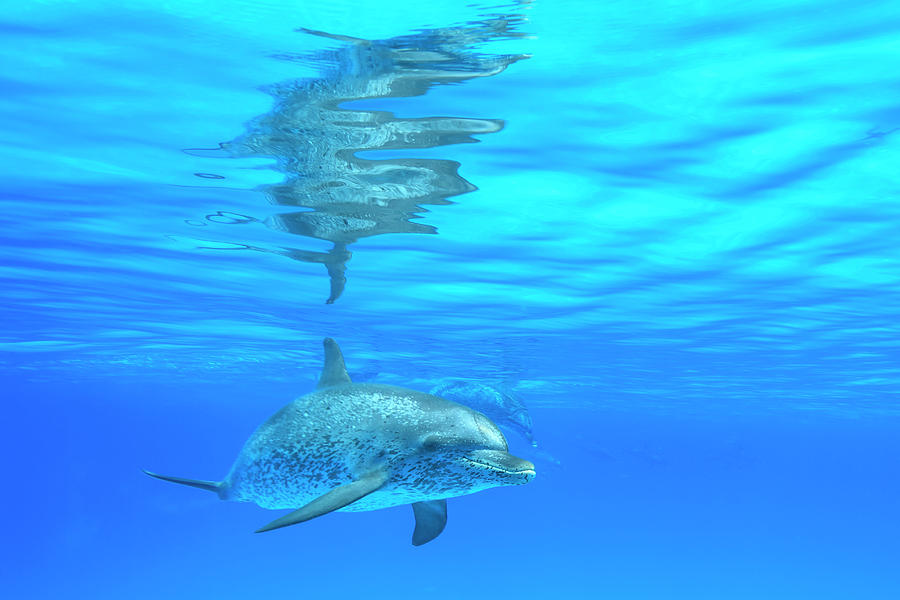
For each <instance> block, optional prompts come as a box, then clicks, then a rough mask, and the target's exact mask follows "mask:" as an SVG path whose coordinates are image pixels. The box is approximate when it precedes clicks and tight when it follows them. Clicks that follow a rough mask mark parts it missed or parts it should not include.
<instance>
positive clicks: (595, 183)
mask: <svg viewBox="0 0 900 600" xmlns="http://www.w3.org/2000/svg"><path fill="white" fill-rule="evenodd" d="M51 4H53V5H54V6H55V7H56V11H55V12H54V11H48V10H44V9H42V8H41V7H40V6H38V5H35V6H34V7H31V8H29V9H28V10H26V11H25V12H23V13H22V14H20V15H16V16H13V15H8V16H6V17H5V18H6V19H7V22H8V23H9V25H8V27H7V35H8V36H9V38H8V39H10V40H13V39H14V40H15V43H16V45H17V47H18V48H19V49H20V50H21V51H22V53H20V55H18V58H17V60H16V61H13V62H9V61H7V63H6V65H7V66H6V67H5V68H4V79H3V87H4V89H5V90H7V94H5V96H4V98H3V99H2V100H0V102H2V103H3V105H4V106H5V107H6V108H7V110H6V111H4V114H5V115H6V116H5V117H4V118H3V123H4V130H5V131H7V132H8V135H6V136H5V137H4V140H3V142H2V143H0V155H2V157H3V158H4V164H5V166H6V171H7V174H6V180H7V193H6V194H5V195H4V199H3V202H4V213H3V214H4V217H3V220H4V232H5V233H4V242H3V244H2V247H0V254H2V265H0V275H2V277H3V287H4V295H5V302H4V312H5V315H6V316H5V318H4V321H5V323H7V325H6V327H5V331H4V335H3V339H2V344H3V345H2V348H3V359H2V360H3V361H4V364H6V365H8V366H10V367H18V368H29V369H30V370H32V371H34V370H35V369H36V370H37V371H38V372H46V373H48V375H47V376H48V377H52V375H49V373H50V372H53V371H54V370H64V371H66V372H68V373H69V375H67V376H72V377H84V376H89V375H90V374H94V375H96V376H101V375H100V374H101V373H102V372H103V370H104V369H112V370H113V371H114V372H121V370H122V369H125V368H128V369H133V374H135V375H138V374H141V376H147V377H152V376H153V374H154V372H155V369H156V368H163V367H159V366H160V365H168V367H165V369H168V370H174V371H175V372H176V373H181V374H183V376H185V377H195V376H201V377H203V376H205V375H203V373H209V376H213V377H214V376H215V375H214V369H215V368H218V367H219V366H220V365H223V364H227V365H230V366H231V367H230V368H232V369H233V370H234V373H235V374H237V373H239V372H242V371H243V370H245V369H247V368H251V367H249V365H253V366H252V369H253V370H254V373H255V374H256V375H257V376H263V374H264V373H266V372H267V371H266V369H271V372H269V375H267V376H270V377H273V378H275V379H279V378H280V377H282V376H287V375H286V373H288V372H289V369H290V365H296V367H302V368H304V369H310V370H312V369H314V368H315V359H314V354H313V353H311V352H309V351H308V350H307V348H308V347H309V343H310V342H313V341H314V340H316V339H318V338H319V337H321V336H322V335H340V336H342V337H344V338H347V337H349V338H350V339H345V340H344V342H345V343H346V344H349V345H350V346H351V347H354V346H355V348H354V349H355V350H357V351H359V352H363V353H374V354H378V355H380V356H382V357H391V356H396V357H402V356H407V355H410V354H417V355H422V356H428V360H429V361H430V362H433V363H434V364H439V365H441V366H442V367H444V368H438V369H435V376H436V377H438V376H439V375H438V373H437V372H438V371H441V372H443V375H444V376H446V375H447V374H448V373H446V372H445V371H446V368H447V367H449V368H450V369H451V371H452V373H451V374H456V375H460V376H486V375H490V374H491V373H493V372H494V371H496V369H502V370H503V371H504V373H505V374H506V375H508V376H509V377H511V378H513V379H518V380H520V381H523V382H524V381H532V380H533V381H541V382H544V383H543V384H542V385H543V387H542V388H541V389H542V391H541V394H543V395H544V396H545V397H546V398H560V396H559V395H560V394H562V390H563V389H564V388H565V385H566V384H565V383H560V384H559V386H555V385H554V384H553V383H552V382H554V381H564V382H566V381H570V380H571V379H572V376H573V371H572V369H573V368H574V369H577V370H576V371H574V373H576V375H575V377H574V378H575V382H574V383H576V384H577V385H584V386H587V388H588V389H592V390H594V391H593V392H592V393H593V394H595V396H596V400H595V401H596V402H607V401H609V402H612V401H613V400H612V399H614V398H619V397H621V396H622V395H623V394H624V397H625V398H627V400H623V402H631V403H636V404H646V405H661V406H671V407H675V406H679V405H682V404H687V405H693V404H694V403H696V402H706V403H707V404H708V406H710V407H713V406H718V405H720V404H722V405H728V406H731V407H732V408H733V409H736V410H744V409H751V410H758V409H760V408H762V407H768V408H776V409H777V408H780V407H784V406H793V405H797V406H800V405H803V404H804V403H806V402H815V403H817V404H819V405H821V406H822V407H824V408H828V407H829V406H830V407H831V408H833V409H834V410H835V411H839V412H842V411H847V410H848V408H847V407H848V406H851V407H854V408H853V409H854V410H860V411H870V410H877V411H879V412H892V411H894V410H895V407H894V406H893V404H891V403H887V402H879V401H878V399H879V398H881V397H882V395H883V394H884V393H885V391H886V389H888V388H893V387H895V386H896V385H897V384H898V383H900V379H898V377H900V373H898V370H897V367H896V366H895V364H896V356H897V350H898V348H897V344H898V342H897V339H898V335H897V333H898V331H897V325H896V324H897V322H898V318H900V314H898V309H897V307H898V306H900V302H898V289H900V281H898V278H900V275H898V273H900V253H898V250H897V245H896V244H895V243H894V241H893V240H895V239H900V218H898V216H900V211H898V209H897V203H896V202H895V200H896V198H895V196H896V190H895V185H894V183H893V178H892V176H891V172H892V165H893V163H894V162H896V158H895V156H894V155H895V154H896V152H897V139H900V138H897V137H896V135H895V132H896V131H897V130H898V127H900V123H898V117H897V114H898V113H897V105H896V100H895V98H894V94H893V88H892V84H891V82H892V81H893V77H894V73H893V69H892V67H891V66H890V61H886V60H882V59H883V57H885V56H886V54H885V53H889V52H890V51H891V49H896V42H895V41H893V40H894V39H895V35H894V34H895V33H896V31H897V25H898V24H897V17H896V16H895V15H894V14H893V12H892V11H891V10H890V9H889V8H888V4H886V3H871V4H867V5H866V6H864V7H856V6H854V7H853V9H852V10H851V9H849V8H847V7H849V6H850V5H849V4H846V3H843V2H831V3H829V4H828V5H827V6H824V8H823V7H822V6H821V5H819V4H814V3H797V4H794V5H791V6H785V5H783V4H781V3H778V2H769V3H757V4H754V5H753V6H746V7H743V6H742V7H728V8H724V7H713V6H709V5H707V4H706V3H683V4H679V3H663V4H660V5H659V6H656V7H655V8H654V9H653V10H647V11H640V12H641V14H643V13H644V12H646V13H647V17H646V18H642V19H640V21H639V22H640V26H639V27H637V26H635V23H637V22H638V12H639V11H636V9H634V8H633V7H631V6H630V5H625V4H623V3H612V4H605V5H602V6H601V5H597V6H591V7H589V8H586V7H584V6H579V7H578V10H577V11H576V10H569V9H568V8H567V6H566V4H565V3H563V4H561V5H559V6H557V5H555V4H553V3H547V4H531V3H522V4H512V5H509V6H506V7H499V8H477V7H469V8H466V9H451V8H449V7H436V6H427V7H426V6H424V5H423V6H416V7H414V8H413V9H409V7H403V8H399V5H398V6H393V5H391V6H381V5H375V4H369V3H364V4H363V5H360V6H355V5H354V6H352V7H351V6H350V5H349V4H343V3H327V4H323V5H321V6H315V7H314V6H312V5H304V7H303V8H302V9H299V10H297V11H296V12H292V13H290V14H288V13H286V12H285V9H284V7H283V6H281V5H280V4H278V3H247V2H233V3H229V4H228V5H227V7H228V8H223V9H222V10H217V11H212V12H210V11H207V10H206V9H207V6H206V5H205V4H204V3H202V2H187V3H180V4H179V5H178V6H177V7H176V6H172V7H169V8H167V9H166V10H165V11H163V10H159V9H157V8H156V7H154V6H150V5H145V6H144V7H143V8H141V9H138V8H132V9H127V10H126V9H118V8H115V7H113V6H112V5H109V4H104V3H101V2H97V3H95V4H94V5H93V8H90V9H84V10H82V9H76V8H74V7H73V6H69V5H63V4H58V3H57V4H54V3H51ZM357 11H358V12H357ZM826 13H828V14H830V13H841V14H842V15H844V17H843V18H842V19H841V20H840V22H837V21H834V20H832V19H830V18H829V17H828V15H827V14H826ZM100 14H102V15H103V16H102V19H101V20H102V22H103V23H107V24H108V25H109V26H108V27H104V28H103V29H102V30H101V31H99V32H97V33H90V34H89V33H87V30H85V29H79V28H78V27H74V26H73V27H70V28H69V29H67V34H66V35H65V37H63V38H56V37H54V36H55V35H56V33H55V32H58V31H59V30H60V27H61V25H60V24H61V23H78V22H85V20H89V19H90V18H93V17H92V15H100ZM137 15H140V20H139V22H140V23H141V25H140V27H139V28H137V26H136V25H134V23H136V22H137V21H135V20H134V18H136V16H137ZM201 15H202V17H201ZM351 15H352V16H351ZM98 18H99V17H98ZM587 20H589V21H590V22H591V23H592V24H593V25H594V27H593V28H590V30H588V29H585V28H584V27H581V26H580V25H581V24H582V23H584V22H586V21H587ZM245 21H251V22H253V23H255V29H252V30H251V29H248V28H247V27H245V26H244V25H243V24H244V22H245ZM259 32H266V34H265V35H260V34H259ZM326 32H327V33H326ZM892 36H894V37H892ZM163 56H164V57H165V60H160V57H163ZM526 56H528V57H530V59H529V60H524V61H523V60H521V59H522V58H525V57H526ZM100 57H102V59H101V58H100ZM513 63H516V64H513ZM13 115H15V116H13ZM473 141H479V142H481V143H478V144H471V143H467V142H473ZM218 144H220V147H219V148H216V146H217V145H218ZM204 148H205V149H208V150H202V149H204ZM400 233H431V234H434V233H437V234H438V235H429V236H407V235H398V234H400ZM247 250H254V251H255V252H247ZM351 256H352V257H353V258H352V260H351ZM285 258H287V259H292V260H285ZM309 263H312V264H309ZM326 276H327V277H328V279H329V280H330V284H327V283H326V280H325V277H326ZM329 287H330V291H329ZM338 298H339V299H338ZM325 299H327V300H328V302H335V301H336V303H335V304H334V306H333V307H326V306H320V304H321V303H322V301H323V300H325ZM344 332H347V333H346V334H345V333H344ZM489 338H490V339H493V340H494V341H493V342H492V346H491V347H493V348H495V349H496V351H497V352H498V354H492V355H491V354H489V355H488V356H485V357H484V360H477V361H473V360H471V359H470V358H469V356H470V353H469V351H470V350H471V349H472V348H479V347H481V346H482V345H483V344H484V340H486V339H489ZM566 354H568V355H570V359H569V360H568V361H560V360H558V359H557V358H556V357H557V356H558V355H566ZM261 355H265V356H271V357H272V361H268V362H265V363H264V364H263V365H258V362H259V361H257V359H256V358H255V357H258V356H261ZM660 356H667V357H668V358H667V359H666V360H663V361H660V360H658V358H659V357H660ZM129 357H130V358H129ZM597 357H606V358H604V359H602V360H599V361H598V358H597ZM295 360H299V361H300V363H299V364H298V363H296V362H295ZM385 360H387V358H385ZM645 363H646V365H649V366H647V368H649V369H651V370H652V371H653V373H654V380H655V384H654V387H653V389H652V390H650V389H648V388H647V387H646V386H645V385H644V384H643V383H641V382H642V381H644V379H645V377H646V372H645V371H644V370H643V369H644V367H642V366H641V365H645ZM147 365H153V366H152V367H148V366H147ZM209 365H214V366H215V367H209ZM392 368H393V370H395V371H396V370H400V369H402V367H401V366H399V365H394V366H393V367H392ZM169 375H172V373H170V374H169ZM715 382H717V383H715ZM431 383H433V382H432V381H427V380H426V381H423V382H422V385H423V386H426V387H427V386H429V385H431ZM522 385H525V384H524V383H523V384H522ZM714 388H715V392H714V393H713V392H711V390H712V389H714ZM763 390H765V392H764V391H763ZM651 396H652V397H651ZM604 399H605V400H604ZM838 401H840V402H838ZM711 410H712V408H711Z"/></svg>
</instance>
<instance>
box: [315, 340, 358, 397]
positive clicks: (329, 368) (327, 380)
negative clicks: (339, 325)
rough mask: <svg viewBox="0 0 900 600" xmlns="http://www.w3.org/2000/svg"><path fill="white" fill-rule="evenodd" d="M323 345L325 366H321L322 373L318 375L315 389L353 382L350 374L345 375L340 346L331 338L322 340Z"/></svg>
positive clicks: (345, 369)
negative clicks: (317, 383)
mask: <svg viewBox="0 0 900 600" xmlns="http://www.w3.org/2000/svg"><path fill="white" fill-rule="evenodd" d="M322 344H323V345H324V346H325V366H324V367H323V368H322V375H320V376H319V385H317V386H316V389H317V390H321V389H322V388H327V387H332V386H335V385H343V384H345V383H353V382H352V381H350V376H349V375H347V367H346V366H345V365H344V355H343V354H341V348H340V347H339V346H338V344H337V342H336V341H334V340H333V339H331V338H325V339H324V340H322Z"/></svg>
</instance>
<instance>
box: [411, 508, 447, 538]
mask: <svg viewBox="0 0 900 600" xmlns="http://www.w3.org/2000/svg"><path fill="white" fill-rule="evenodd" d="M412 509H413V514H414V515H416V530H415V531H413V537H412V543H413V546H421V545H422V544H427V543H428V542H430V541H431V540H433V539H434V538H436V537H437V536H439V535H441V532H442V531H443V530H444V527H445V526H446V525H447V501H446V500H429V501H428V502H415V503H413V505H412Z"/></svg>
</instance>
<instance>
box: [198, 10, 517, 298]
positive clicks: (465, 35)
mask: <svg viewBox="0 0 900 600" xmlns="http://www.w3.org/2000/svg"><path fill="white" fill-rule="evenodd" d="M521 20H522V18H521V17H518V16H515V17H510V16H507V17H503V18H496V19H491V20H485V21H481V22H474V23H470V24H467V25H464V26H460V27H453V28H442V29H432V30H425V31H422V32H419V33H416V34H413V35H405V36H399V37H394V38H390V39H384V40H363V39H358V38H351V37H347V36H339V35H332V34H328V33H324V32H321V31H311V30H305V29H304V30H301V31H303V32H304V33H307V34H311V35H315V36H321V37H326V38H329V39H332V40H337V41H340V42H341V43H342V46H341V47H340V48H338V49H332V50H325V51H321V52H317V53H315V55H314V56H312V57H311V58H312V59H314V62H315V64H316V65H318V66H320V67H321V68H323V73H322V75H321V77H319V78H316V79H311V80H294V81H288V82H285V83H280V84H276V85H272V86H270V87H269V88H267V90H266V91H267V92H268V93H269V94H270V95H271V96H272V97H273V98H274V99H275V104H274V107H273V108H272V110H271V111H270V112H268V113H266V114H264V115H261V116H259V117H257V118H255V119H254V120H252V121H251V122H250V123H249V124H248V125H247V129H246V132H245V133H244V134H243V135H241V136H240V137H238V138H236V139H234V140H232V141H230V142H225V143H222V144H220V150H217V151H214V152H215V153H216V155H217V156H221V155H222V153H223V152H224V153H225V154H226V155H227V156H230V157H254V156H255V157H261V156H262V157H268V158H272V159H274V160H275V168H276V169H277V170H278V171H280V172H281V173H283V174H284V176H285V178H284V180H283V181H281V182H279V183H277V184H273V185H264V186H261V187H259V188H257V189H259V190H260V191H263V192H264V193H265V194H266V196H267V197H268V198H269V200H270V202H272V203H273V204H276V205H279V206H289V207H296V208H299V209H303V210H297V211H291V212H283V213H280V214H276V215H272V216H269V217H267V218H265V219H256V218H253V217H248V216H244V215H241V217H242V218H235V219H231V220H224V221H223V220H221V219H219V220H217V219H212V218H209V220H210V221H212V222H215V223H219V224H221V223H223V222H227V223H229V224H246V223H261V224H263V225H265V226H266V227H268V228H270V229H273V230H276V231H281V232H285V233H290V234H294V235H301V236H306V237H311V238H316V239H320V240H325V241H327V242H331V244H332V245H333V246H332V248H331V250H330V251H328V252H316V251H310V250H301V249H296V248H283V247H282V248H278V249H269V248H264V247H262V246H259V245H249V244H245V245H243V247H244V248H246V249H251V250H259V251H264V252H273V253H276V254H279V255H282V256H286V257H288V258H291V259H294V260H299V261H304V262H312V263H321V264H323V265H325V267H326V269H327V271H328V275H329V278H330V280H331V293H330V295H329V297H328V300H327V303H329V304H331V303H333V302H334V301H335V300H336V299H337V298H338V297H339V296H340V295H341V293H342V292H343V290H344V284H345V283H346V278H345V275H344V272H345V270H346V263H347V261H348V260H349V259H350V257H351V253H350V251H349V250H348V249H347V248H348V246H349V245H351V244H353V243H354V242H356V241H357V240H359V239H360V238H364V237H371V236H375V235H382V234H387V233H428V234H434V233H437V230H436V229H435V228H434V227H432V226H430V225H426V224H423V223H420V222H417V219H421V214H420V213H423V212H427V210H426V209H425V208H423V207H424V206H426V205H446V204H452V202H451V201H450V200H448V198H451V197H453V196H458V195H460V194H465V193H468V192H471V191H473V190H475V189H476V187H475V186H474V185H472V184H471V183H469V182H468V181H466V180H465V179H464V178H463V177H461V176H460V175H459V173H458V169H459V166H460V164H459V163H458V162H455V161H452V160H442V159H431V158H429V159H426V158H413V157H410V158H383V159H375V158H372V157H368V158H363V157H360V156H359V155H358V154H359V153H361V152H368V151H384V150H392V151H397V150H412V149H424V148H434V147H437V146H445V145H449V144H460V143H471V142H476V141H478V140H477V139H476V138H475V137H473V136H475V135H481V134H486V133H494V132H497V131H500V130H501V129H502V128H503V121H501V120H498V119H474V118H461V117H425V118H399V117H396V116H395V115H394V114H393V113H391V112H387V111H382V110H362V109H354V108H353V107H352V104H351V105H349V106H347V105H346V103H348V102H351V101H354V100H366V99H376V98H398V97H412V96H420V95H422V94H424V93H425V92H426V91H427V90H429V89H430V88H432V87H434V86H439V85H442V84H449V83H459V82H463V81H466V80H469V79H473V78H477V77H489V76H492V75H496V74H497V73H500V72H502V71H503V70H504V69H506V67H507V66H509V65H510V64H512V63H514V62H516V61H518V60H521V59H523V58H527V55H522V54H515V55H490V54H485V53H482V52H475V51H474V48H475V46H476V45H478V44H481V43H484V42H488V41H491V40H496V39H503V38H512V37H522V36H523V34H521V33H518V32H516V31H515V30H514V26H515V25H516V24H517V23H518V22H519V21H521ZM280 58H283V59H286V60H301V59H302V60H304V61H305V62H308V61H309V59H310V57H297V56H281V57H280ZM203 154H205V155H208V154H207V153H203ZM219 214H221V213H219ZM231 247H235V246H231Z"/></svg>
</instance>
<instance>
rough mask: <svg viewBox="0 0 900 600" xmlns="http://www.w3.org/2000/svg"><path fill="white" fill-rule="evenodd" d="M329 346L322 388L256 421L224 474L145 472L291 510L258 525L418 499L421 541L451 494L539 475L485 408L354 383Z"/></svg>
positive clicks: (433, 530)
mask: <svg viewBox="0 0 900 600" xmlns="http://www.w3.org/2000/svg"><path fill="white" fill-rule="evenodd" d="M324 345H325V366H324V369H323V370H322V374H321V377H320V378H319V384H318V387H317V389H316V391H314V392H312V393H310V394H307V395H305V396H302V397H300V398H298V399H297V400H294V401H293V402H292V403H290V404H288V405H287V406H285V407H284V408H282V409H281V410H280V411H278V412H277V413H275V414H274V415H273V416H272V417H270V418H269V420H268V421H266V422H265V423H263V424H262V425H260V426H259V428H258V429H257V430H256V431H255V432H254V433H253V435H251V436H250V439H249V440H247V442H246V444H244V447H243V449H242V450H241V453H240V454H239V455H238V457H237V459H236V460H235V462H234V465H232V467H231V471H230V472H229V473H228V475H227V476H226V477H225V479H223V480H222V481H202V480H196V479H184V478H181V477H169V476H166V475H159V474H156V473H151V472H149V471H146V473H147V474H148V475H150V476H152V477H156V478H157V479H163V480H165V481H171V482H174V483H180V484H183V485H189V486H193V487H198V488H201V489H205V490H209V491H212V492H215V493H216V494H218V496H219V498H221V499H223V500H233V501H237V502H255V503H256V504H258V505H259V506H261V507H263V508H270V509H292V512H290V513H288V514H286V515H284V516H282V517H280V518H278V519H275V520H274V521H272V522H271V523H269V524H268V525H265V526H264V527H262V528H260V529H258V530H257V532H262V531H270V530H272V529H278V528H280V527H286V526H288V525H294V524H296V523H302V522H304V521H308V520H310V519H313V518H315V517H318V516H321V515H324V514H326V513H329V512H332V511H365V510H377V509H379V508H388V507H390V506H397V505H400V504H412V508H413V514H414V515H415V520H416V526H415V531H414V532H413V537H412V543H413V544H414V545H416V546H420V545H422V544H425V543H427V542H430V541H431V540H433V539H434V538H436V537H437V536H438V535H440V533H441V532H442V531H443V530H444V526H445V525H446V523H447V498H452V497H456V496H463V495H466V494H472V493H474V492H478V491H481V490H484V489H488V488H492V487H498V486H504V485H520V484H524V483H528V482H529V481H531V480H532V479H533V478H534V475H535V470H534V465H533V464H532V463H531V462H529V461H527V460H523V459H521V458H517V457H515V456H513V455H511V454H510V453H509V452H508V445H507V443H506V439H505V438H504V437H503V434H502V433H501V432H500V430H499V429H498V428H497V426H496V425H495V424H494V423H493V422H492V421H491V420H490V419H488V418H487V417H486V416H484V415H483V414H481V413H479V412H477V411H475V410H472V409H470V408H467V407H465V406H463V405H461V404H457V403H456V402H451V401H450V400H445V399H443V398H440V397H438V396H433V395H431V394H425V393H422V392H417V391H413V390H409V389H406V388H401V387H396V386H391V385H380V384H371V383H353V382H352V381H351V380H350V377H349V375H348V374H347V369H346V367H345V366H344V358H343V355H342V354H341V350H340V348H339V347H338V345H337V342H335V341H334V340H333V339H331V338H326V339H325V340H324Z"/></svg>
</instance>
